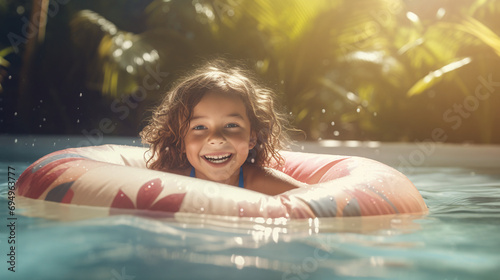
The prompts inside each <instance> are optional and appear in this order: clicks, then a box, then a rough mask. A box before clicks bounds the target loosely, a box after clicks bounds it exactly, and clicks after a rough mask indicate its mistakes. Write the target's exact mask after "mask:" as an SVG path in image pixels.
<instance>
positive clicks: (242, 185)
mask: <svg viewBox="0 0 500 280" xmlns="http://www.w3.org/2000/svg"><path fill="white" fill-rule="evenodd" d="M189 177H193V178H196V174H195V171H194V167H193V168H191V174H189ZM238 187H240V188H245V186H244V179H243V167H240V179H239V181H238Z"/></svg>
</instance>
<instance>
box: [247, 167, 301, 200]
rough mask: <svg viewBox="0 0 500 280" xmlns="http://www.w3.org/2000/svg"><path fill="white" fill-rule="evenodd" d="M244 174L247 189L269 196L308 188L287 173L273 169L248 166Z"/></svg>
mask: <svg viewBox="0 0 500 280" xmlns="http://www.w3.org/2000/svg"><path fill="white" fill-rule="evenodd" d="M243 174H244V176H245V189H249V190H253V191H257V192H260V193H264V194H267V195H277V194H281V193H284V192H286V191H289V190H293V189H296V188H301V187H306V186H308V185H307V184H306V183H302V182H300V181H297V180H295V179H294V178H292V177H290V176H288V175H286V174H285V173H283V172H280V171H278V170H275V169H272V168H266V167H258V166H253V165H247V166H246V167H245V168H244V170H243Z"/></svg>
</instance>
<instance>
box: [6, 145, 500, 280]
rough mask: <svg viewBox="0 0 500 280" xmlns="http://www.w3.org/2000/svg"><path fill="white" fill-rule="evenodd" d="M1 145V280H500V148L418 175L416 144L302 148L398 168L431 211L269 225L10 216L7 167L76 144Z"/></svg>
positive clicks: (444, 160)
mask: <svg viewBox="0 0 500 280" xmlns="http://www.w3.org/2000/svg"><path fill="white" fill-rule="evenodd" d="M34 140H36V141H34ZM0 141H2V143H1V145H0V146H1V148H0V154H1V155H2V161H1V162H0V172H1V174H2V175H1V177H0V178H2V181H1V182H0V209H1V210H0V221H1V224H2V227H1V228H0V253H1V256H0V279H106V280H109V279H115V280H121V279H129V280H132V279H135V280H140V279H299V280H304V279H500V253H499V252H500V148H499V147H494V146H489V147H477V146H454V145H438V146H436V147H435V150H434V151H433V154H432V155H428V159H427V160H426V161H425V162H416V161H414V163H416V164H414V165H412V166H411V168H410V167H409V166H405V165H402V164H400V162H399V161H398V160H397V159H398V158H401V156H403V157H405V156H409V155H410V157H408V158H411V154H412V152H414V151H415V149H417V148H416V146H414V145H413V144H404V145H403V144H394V145H391V144H380V143H378V144H373V143H372V144H357V145H354V146H353V145H351V144H352V143H351V144H350V145H348V147H346V146H343V144H338V143H336V144H335V145H332V143H326V144H325V143H306V144H304V145H299V147H298V149H299V150H304V151H305V152H322V153H326V152H329V153H332V154H335V153H337V154H353V155H364V156H366V157H371V158H375V159H377V160H381V161H382V162H385V163H387V164H389V165H392V166H394V167H396V168H398V169H400V170H401V171H403V172H405V174H406V175H407V176H408V177H409V178H410V179H411V180H412V181H413V182H414V184H415V185H416V186H417V188H418V189H419V190H420V192H421V194H422V196H423V197H424V199H425V201H426V203H427V205H428V206H429V214H428V215H392V216H382V217H366V218H345V219H323V218H322V219H316V220H303V221H283V220H275V221H271V220H269V221H265V220H259V219H245V220H243V219H236V218H221V217H219V218H215V217H203V216H194V215H188V214H186V215H182V216H178V217H176V218H164V219H150V218H145V217H140V216H127V215H121V216H106V211H102V210H103V209H96V208H93V207H81V206H73V205H69V206H68V205H60V204H55V203H50V202H44V201H30V200H26V199H24V200H23V199H22V198H16V200H15V202H16V203H18V205H16V207H17V208H16V209H15V213H14V216H10V215H9V209H8V198H7V196H8V195H7V190H8V178H7V172H8V171H9V170H8V169H9V167H10V168H14V169H15V177H16V178H17V177H19V175H20V174H21V172H22V171H23V170H24V169H25V168H26V167H27V166H28V165H29V164H30V163H31V162H33V161H34V160H36V159H37V158H39V157H40V156H41V155H44V154H46V153H48V152H51V151H53V150H57V149H62V148H65V147H66V146H71V145H72V144H74V143H76V142H75V141H77V140H75V139H70V138H68V140H65V139H61V138H57V137H46V138H43V137H35V138H30V137H19V138H16V137H1V138H0ZM108 142H112V143H121V144H130V145H137V143H139V142H138V141H136V139H130V138H117V139H115V138H111V139H108ZM414 154H415V153H414ZM414 159H415V160H416V159H417V157H414ZM398 162H399V163H398ZM12 217H14V218H16V220H14V221H15V230H14V232H12V231H10V229H9V227H8V225H9V223H10V222H11V221H13V220H9V218H12ZM9 237H11V239H9ZM12 237H13V238H15V241H16V243H15V263H11V264H10V263H9V262H8V261H9V259H10V256H8V254H9V253H10V246H12V244H8V241H9V240H12ZM12 265H15V272H12V271H9V270H8V269H9V267H12Z"/></svg>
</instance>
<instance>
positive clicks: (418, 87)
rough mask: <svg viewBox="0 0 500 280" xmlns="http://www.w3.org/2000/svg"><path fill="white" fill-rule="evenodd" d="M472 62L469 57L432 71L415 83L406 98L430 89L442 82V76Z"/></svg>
mask: <svg viewBox="0 0 500 280" xmlns="http://www.w3.org/2000/svg"><path fill="white" fill-rule="evenodd" d="M471 62H472V59H471V58H470V57H466V58H463V59H460V60H457V61H454V62H452V63H449V64H447V65H445V66H443V67H441V68H439V69H437V70H434V71H432V72H430V73H429V74H427V75H426V76H425V77H423V78H422V79H420V80H419V81H418V82H416V83H415V84H414V85H413V86H412V87H411V88H410V89H409V90H408V92H407V93H406V95H407V96H408V97H411V96H414V95H417V94H420V93H422V92H424V91H426V90H428V89H430V88H431V87H432V86H434V85H435V84H437V83H439V82H440V81H442V80H443V78H444V76H445V75H446V74H447V73H450V72H453V71H454V70H457V69H459V68H462V67H464V66H465V65H467V64H469V63H471Z"/></svg>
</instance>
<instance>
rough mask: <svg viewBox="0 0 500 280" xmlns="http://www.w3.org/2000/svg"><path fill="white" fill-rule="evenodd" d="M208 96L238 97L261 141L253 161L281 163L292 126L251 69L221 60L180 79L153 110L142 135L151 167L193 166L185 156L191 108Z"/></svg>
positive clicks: (251, 153)
mask: <svg viewBox="0 0 500 280" xmlns="http://www.w3.org/2000/svg"><path fill="white" fill-rule="evenodd" d="M208 92H216V93H220V94H225V95H228V96H238V97H239V98H241V100H242V101H243V103H244V105H245V107H246V110H247V115H248V118H249V120H250V125H251V131H253V132H255V134H256V136H257V143H256V145H255V147H254V148H253V149H252V150H251V151H250V152H249V158H250V157H252V158H253V159H251V162H252V163H254V164H256V165H259V166H272V165H275V164H280V163H283V158H282V157H281V155H280V154H279V150H283V149H286V148H287V146H288V145H289V143H290V138H289V136H288V133H287V131H288V130H289V122H288V119H287V117H286V115H285V114H282V113H280V112H279V111H278V110H277V108H276V102H275V100H274V98H275V97H274V93H273V91H271V90H270V89H268V88H266V87H263V86H261V85H259V83H258V82H257V81H256V79H255V78H253V76H252V74H250V73H249V72H248V71H247V70H244V69H243V68H240V67H236V66H232V65H230V64H229V63H228V62H227V61H225V60H220V59H217V60H213V61H210V62H208V63H206V64H205V65H203V66H201V67H199V68H197V69H196V70H195V71H194V72H192V73H191V74H189V75H186V76H184V77H183V78H181V79H179V80H178V81H177V83H176V84H174V86H173V87H172V88H171V89H170V90H169V91H168V92H167V93H166V95H165V97H164V99H163V101H162V102H161V104H160V105H159V106H158V107H156V109H155V110H154V111H153V114H152V116H151V119H150V121H149V124H148V125H147V126H146V127H145V128H144V129H143V130H142V131H141V132H140V136H141V138H142V142H143V143H145V144H149V146H150V147H149V156H150V157H149V159H147V166H148V168H150V169H154V170H164V171H166V170H175V169H182V168H187V167H189V166H191V165H190V163H189V161H188V160H187V157H186V154H185V153H184V152H183V151H184V150H185V147H184V136H185V135H186V133H187V129H188V128H189V122H190V119H191V114H192V111H193V108H194V107H195V106H196V105H197V104H198V102H200V100H201V99H202V98H203V96H204V95H205V94H206V93H208ZM249 161H250V160H247V162H249Z"/></svg>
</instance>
